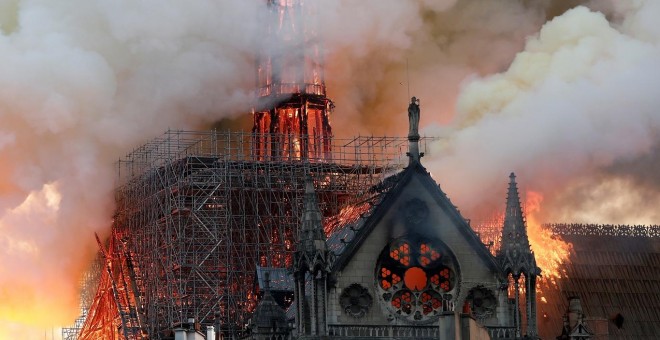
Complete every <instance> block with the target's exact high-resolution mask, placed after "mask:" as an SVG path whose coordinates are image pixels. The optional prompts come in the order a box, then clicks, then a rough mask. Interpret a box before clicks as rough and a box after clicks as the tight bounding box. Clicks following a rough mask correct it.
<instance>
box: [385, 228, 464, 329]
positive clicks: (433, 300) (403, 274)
mask: <svg viewBox="0 0 660 340" xmlns="http://www.w3.org/2000/svg"><path fill="white" fill-rule="evenodd" d="M455 263H456V261H455V260H454V257H453V255H452V254H451V252H450V251H449V250H448V249H447V248H446V247H445V246H444V245H443V244H442V243H441V242H440V241H432V240H428V239H424V240H419V241H413V240H410V239H407V238H403V239H398V240H395V241H393V242H392V243H390V244H389V245H388V246H386V247H385V249H383V252H382V253H381V255H380V257H379V261H378V266H377V275H376V276H377V280H378V282H377V289H378V291H379V297H380V298H381V299H382V301H383V302H384V304H385V306H386V308H387V309H388V310H389V311H390V312H392V314H393V315H395V316H397V317H400V318H403V319H405V320H408V321H413V322H416V321H428V320H430V319H431V318H434V317H435V316H437V315H438V314H440V312H442V311H443V310H450V307H449V305H450V304H449V300H451V299H452V294H453V293H454V290H455V288H456V287H455V286H456V274H455V270H456V265H455Z"/></svg>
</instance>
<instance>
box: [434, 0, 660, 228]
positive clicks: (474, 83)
mask: <svg viewBox="0 0 660 340" xmlns="http://www.w3.org/2000/svg"><path fill="white" fill-rule="evenodd" d="M599 5H600V6H601V7H600V8H601V9H602V10H603V11H605V13H601V12H595V11H592V10H589V9H588V8H586V7H578V8H575V9H573V10H570V11H568V12H566V13H565V14H563V15H561V16H559V17H556V18H554V19H553V20H552V21H550V22H548V23H547V24H545V25H544V26H543V28H542V29H541V31H540V32H539V33H538V34H537V35H535V36H533V37H531V38H530V39H529V40H528V41H527V43H526V45H525V50H524V51H522V52H521V53H518V54H517V55H516V57H515V59H514V60H513V62H512V64H511V66H510V67H509V68H508V70H507V71H506V72H503V73H499V74H496V75H492V76H488V77H482V78H479V77H477V78H475V79H472V80H471V81H468V82H467V83H465V85H464V88H463V89H462V92H461V95H460V96H459V98H458V103H457V116H456V117H455V118H456V119H455V121H454V122H453V124H452V127H455V128H454V129H453V130H451V132H449V136H448V141H447V142H446V143H445V144H444V145H442V146H440V156H439V159H438V160H437V161H435V162H434V163H433V164H432V165H431V168H432V169H435V170H436V171H437V173H438V174H439V175H440V178H441V181H442V183H443V184H444V186H445V188H446V189H447V191H449V192H450V193H457V194H454V195H452V197H454V198H457V199H458V200H457V201H458V205H459V206H461V207H467V208H468V209H470V210H473V211H475V210H476V211H478V210H480V208H483V205H488V204H492V202H493V201H492V200H491V197H492V196H490V194H489V193H490V192H493V190H494V188H498V187H501V186H502V185H501V183H502V181H503V179H506V174H507V173H508V172H510V171H516V172H518V174H519V175H521V178H522V183H524V188H525V189H527V190H531V191H537V192H541V193H543V194H544V195H545V196H546V200H547V201H548V204H547V207H546V209H543V210H542V215H543V220H546V221H571V222H591V223H653V222H656V223H657V221H658V217H660V216H658V213H657V206H658V202H659V197H660V195H658V190H657V189H658V177H657V175H654V174H657V169H658V167H657V164H658V163H657V154H658V152H657V145H658V144H659V143H660V135H659V132H660V113H659V111H658V107H659V104H660V102H659V100H658V96H657V94H656V92H657V90H656V89H657V88H658V86H659V85H660V83H659V82H660V80H659V79H660V78H659V77H660V48H659V43H660V27H658V25H656V24H654V21H653V19H651V18H654V17H657V15H660V5H659V4H658V3H657V2H652V1H649V2H643V1H638V2H635V5H634V6H633V5H627V6H626V7H625V8H624V7H623V6H621V5H619V6H618V7H617V6H603V3H602V2H601V3H599ZM608 18H611V19H610V20H611V21H608ZM427 131H428V132H429V133H432V132H433V131H434V129H429V130H427ZM436 131H437V130H436ZM479 197H481V198H482V199H475V198H479ZM498 201H499V200H498ZM479 205H482V207H479Z"/></svg>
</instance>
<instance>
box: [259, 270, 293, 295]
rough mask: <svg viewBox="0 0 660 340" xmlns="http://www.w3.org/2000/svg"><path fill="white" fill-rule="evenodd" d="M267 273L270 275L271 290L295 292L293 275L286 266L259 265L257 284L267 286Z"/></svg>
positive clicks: (261, 286)
mask: <svg viewBox="0 0 660 340" xmlns="http://www.w3.org/2000/svg"><path fill="white" fill-rule="evenodd" d="M266 273H268V274H269V275H270V290H271V291H283V292H293V276H291V274H290V273H289V271H288V269H286V268H272V267H261V266H257V275H256V280H257V285H258V286H259V287H260V288H262V289H263V287H265V286H266V282H265V281H266Z"/></svg>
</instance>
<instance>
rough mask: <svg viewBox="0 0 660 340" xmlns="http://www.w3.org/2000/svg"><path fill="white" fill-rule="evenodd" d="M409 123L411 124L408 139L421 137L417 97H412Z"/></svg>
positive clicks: (409, 106) (409, 108)
mask: <svg viewBox="0 0 660 340" xmlns="http://www.w3.org/2000/svg"><path fill="white" fill-rule="evenodd" d="M408 122H409V124H410V128H409V131H408V137H412V136H417V137H419V99H417V98H416V97H412V98H411V99H410V105H408Z"/></svg>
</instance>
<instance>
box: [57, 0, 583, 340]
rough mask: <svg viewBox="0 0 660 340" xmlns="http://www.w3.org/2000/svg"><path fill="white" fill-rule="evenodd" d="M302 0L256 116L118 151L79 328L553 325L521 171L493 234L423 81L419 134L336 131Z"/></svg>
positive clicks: (226, 333)
mask: <svg viewBox="0 0 660 340" xmlns="http://www.w3.org/2000/svg"><path fill="white" fill-rule="evenodd" d="M301 3H302V1H290V0H289V1H283V0H269V1H268V6H269V7H270V9H271V11H270V13H271V16H272V17H270V18H269V20H266V22H268V25H269V26H268V27H267V30H266V32H267V34H269V37H270V40H271V41H276V42H277V44H276V45H277V49H276V50H275V51H272V50H269V51H268V52H266V51H264V53H262V54H261V55H260V56H259V58H258V60H257V77H256V78H257V91H256V96H257V101H256V105H255V108H254V109H253V110H252V123H253V128H252V131H250V132H216V131H168V132H167V133H165V134H164V135H163V136H161V137H160V138H157V139H155V140H153V141H152V142H149V143H147V144H145V145H143V146H141V147H139V148H137V149H135V150H134V151H133V152H132V153H131V154H129V155H127V156H126V157H125V158H124V159H123V160H121V161H120V164H119V166H120V174H121V176H120V183H121V184H120V186H119V187H118V188H117V191H116V201H117V210H116V213H115V217H114V224H113V226H112V232H111V236H110V238H109V239H108V240H107V241H101V240H98V243H99V249H100V251H99V254H98V257H97V261H96V262H95V264H94V268H92V270H90V272H89V273H88V275H87V277H85V279H84V289H83V295H82V305H83V315H82V316H81V318H79V319H78V320H77V322H76V325H75V326H74V327H71V328H68V329H65V330H64V332H63V336H64V338H65V339H176V340H183V339H206V340H211V339H221V338H232V339H239V338H244V339H294V338H308V339H312V338H331V337H332V338H355V339H358V338H380V339H413V338H417V339H439V338H440V339H521V338H529V339H537V338H539V334H540V333H539V322H538V321H539V319H540V318H541V319H542V318H543V317H545V316H543V315H540V314H543V313H545V312H544V311H543V308H541V307H540V306H538V299H537V296H536V294H537V279H538V278H539V276H540V275H542V269H541V268H539V267H538V266H537V263H536V260H535V255H534V253H533V252H532V250H531V248H530V244H529V240H528V237H527V230H526V222H525V217H524V214H523V209H522V206H521V202H520V196H519V193H518V189H517V179H516V176H515V175H514V174H513V173H511V175H510V177H509V179H508V193H507V196H506V205H505V206H502V209H503V210H504V216H505V217H504V220H503V221H502V225H501V226H500V228H501V229H500V230H501V231H499V233H498V238H499V239H500V243H499V244H500V245H499V248H498V249H497V250H493V249H491V248H490V247H489V245H488V244H486V243H485V242H484V241H483V240H482V238H480V235H479V233H477V232H476V231H475V229H476V228H475V226H472V225H471V223H470V221H469V220H467V219H466V218H465V217H464V216H462V215H461V213H460V212H459V210H458V209H457V207H456V206H454V205H453V204H452V202H451V201H450V200H449V198H448V196H447V195H446V194H445V193H444V192H443V191H442V189H441V188H440V186H439V185H438V183H437V182H436V181H435V180H434V179H433V178H432V177H431V176H430V174H429V173H428V171H427V170H426V169H425V168H424V165H423V161H422V160H423V158H422V156H423V155H424V153H425V152H427V150H426V148H425V146H426V143H427V140H428V138H422V137H420V135H419V132H418V126H419V120H420V116H421V117H422V118H423V116H424V113H423V112H420V111H421V110H420V105H419V101H418V100H416V98H414V97H413V99H412V100H411V102H410V104H409V107H408V115H409V118H410V119H409V122H410V128H409V133H408V136H406V137H373V136H371V137H355V138H352V139H346V140H344V139H339V138H335V137H333V134H332V128H331V119H330V118H331V114H332V111H333V108H334V105H333V103H332V101H331V100H330V99H329V98H328V97H327V95H326V88H325V81H324V78H325V77H324V70H323V67H322V65H323V60H322V53H321V48H320V45H319V41H318V37H317V36H316V35H315V34H316V33H315V31H314V30H313V29H306V27H305V25H304V16H305V11H306V10H307V9H306V8H305V7H303V6H302V5H301ZM505 180H506V179H503V183H504V181H505ZM578 305H579V303H578ZM578 305H575V306H578ZM571 306H574V303H573V302H571ZM571 308H572V307H571ZM573 312H574V314H575V315H578V314H579V312H578V310H577V307H575V308H573ZM580 312H581V311H580ZM569 314H570V313H569ZM578 316H579V315H578ZM578 319H579V320H578ZM566 320H568V319H566ZM576 320H577V321H576ZM578 321H580V322H578ZM582 321H584V320H583V318H582V316H580V317H579V318H578V317H577V316H576V317H573V318H572V319H571V321H570V323H571V325H568V321H567V323H566V324H567V325H568V326H566V328H567V329H568V331H567V332H568V333H567V334H568V335H571V334H573V335H575V334H577V335H576V336H578V335H580V334H581V335H585V336H587V337H588V336H589V335H592V334H593V332H591V331H589V330H588V329H587V328H585V327H583V328H580V326H582V325H584V323H583V322H582ZM560 322H561V321H560ZM553 325H554V324H553ZM540 326H543V324H541V325H540ZM576 329H577V331H580V329H584V332H583V333H575V332H574V331H575V330H576ZM553 331H554V330H553ZM561 331H562V330H561V329H560V327H558V328H557V329H556V333H557V334H559V333H560V332H561ZM571 332H573V333H571ZM574 333H575V334H574ZM568 335H567V336H568ZM581 335H580V336H581ZM571 336H572V335H571ZM569 338H570V337H569ZM582 338H584V337H582Z"/></svg>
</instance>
